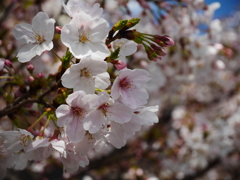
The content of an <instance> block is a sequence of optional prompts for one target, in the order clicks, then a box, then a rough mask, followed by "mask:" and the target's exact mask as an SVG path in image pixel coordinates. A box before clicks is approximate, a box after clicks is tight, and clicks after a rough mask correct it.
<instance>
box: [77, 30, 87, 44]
mask: <svg viewBox="0 0 240 180" xmlns="http://www.w3.org/2000/svg"><path fill="white" fill-rule="evenodd" d="M79 42H82V43H86V42H90V34H89V32H88V31H85V32H83V33H82V34H81V35H80V36H79Z"/></svg>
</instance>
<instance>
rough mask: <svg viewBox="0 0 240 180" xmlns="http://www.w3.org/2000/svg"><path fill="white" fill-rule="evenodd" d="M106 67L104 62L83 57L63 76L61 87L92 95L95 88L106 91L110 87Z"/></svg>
mask: <svg viewBox="0 0 240 180" xmlns="http://www.w3.org/2000/svg"><path fill="white" fill-rule="evenodd" d="M107 68H108V65H107V63H106V62H105V61H100V60H93V59H91V57H90V56H88V57H83V58H82V59H81V61H80V62H79V63H78V64H73V65H72V66H71V67H70V68H68V69H67V70H66V72H65V73H64V74H63V76H62V78H61V80H62V84H63V86H65V87H67V88H73V90H74V91H78V90H82V91H85V92H86V93H87V94H92V93H94V91H95V88H99V89H106V88H107V87H108V86H109V85H110V80H109V79H110V77H109V74H108V73H107V72H106V70H107Z"/></svg>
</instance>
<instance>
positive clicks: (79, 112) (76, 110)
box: [71, 107, 85, 116]
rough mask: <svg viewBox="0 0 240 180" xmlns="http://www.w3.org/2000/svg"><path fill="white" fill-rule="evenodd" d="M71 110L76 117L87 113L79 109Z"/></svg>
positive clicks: (73, 108)
mask: <svg viewBox="0 0 240 180" xmlns="http://www.w3.org/2000/svg"><path fill="white" fill-rule="evenodd" d="M71 110H72V113H73V115H74V116H83V114H84V113H85V112H84V110H83V109H81V108H79V107H71Z"/></svg>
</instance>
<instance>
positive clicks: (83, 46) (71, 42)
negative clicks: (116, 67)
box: [61, 12, 110, 59]
mask: <svg viewBox="0 0 240 180" xmlns="http://www.w3.org/2000/svg"><path fill="white" fill-rule="evenodd" d="M108 30H109V25H108V23H107V21H106V20H105V19H103V18H98V19H94V18H92V17H91V16H90V15H88V14H86V13H84V12H80V13H78V14H76V15H75V16H74V17H73V19H72V20H71V21H70V23H69V24H67V25H65V26H63V28H62V31H61V40H62V42H63V44H64V45H65V46H67V47H69V50H70V52H71V53H72V54H73V55H74V57H76V58H79V59H81V58H82V57H85V56H88V55H91V57H92V58H93V59H94V57H95V58H97V57H99V58H102V59H104V58H106V57H107V56H108V55H109V54H110V52H109V50H108V48H107V46H106V45H105V43H104V41H105V38H106V37H107V35H108Z"/></svg>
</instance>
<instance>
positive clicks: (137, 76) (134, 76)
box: [128, 69, 151, 84]
mask: <svg viewBox="0 0 240 180" xmlns="http://www.w3.org/2000/svg"><path fill="white" fill-rule="evenodd" d="M128 78H129V79H131V80H132V81H134V83H135V84H139V83H146V82H148V81H149V80H150V79H151V77H150V74H149V72H147V71H145V70H143V69H135V70H132V73H131V74H129V75H128Z"/></svg>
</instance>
